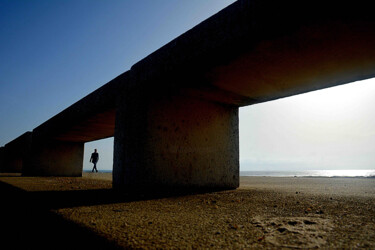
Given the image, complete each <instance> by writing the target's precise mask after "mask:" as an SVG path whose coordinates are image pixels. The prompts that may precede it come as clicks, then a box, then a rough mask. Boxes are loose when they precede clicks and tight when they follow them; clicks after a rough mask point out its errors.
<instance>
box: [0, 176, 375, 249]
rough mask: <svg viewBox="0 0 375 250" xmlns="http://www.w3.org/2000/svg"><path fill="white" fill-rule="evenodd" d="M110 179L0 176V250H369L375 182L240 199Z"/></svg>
mask: <svg viewBox="0 0 375 250" xmlns="http://www.w3.org/2000/svg"><path fill="white" fill-rule="evenodd" d="M111 183H112V182H111V174H106V173H99V174H96V173H95V174H91V173H85V174H84V176H83V177H82V178H70V177H69V178H61V177H48V178H43V177H20V176H17V175H9V176H6V175H4V174H2V175H1V174H0V194H1V197H2V198H1V199H2V202H1V208H0V212H1V213H0V220H1V227H2V230H3V229H5V233H3V234H1V236H0V237H1V238H0V239H1V242H2V243H1V244H2V246H1V249H7V247H4V246H6V244H5V243H10V245H9V246H11V247H9V249H21V248H22V249H25V248H28V249H72V248H85V249H122V248H167V249H171V248H179V249H180V248H216V249H218V248H226V249H228V248H232V249H238V248H274V249H279V248H316V247H320V248H368V249H374V248H375V179H373V178H372V179H371V178H300V177H298V178H289V177H241V187H240V188H239V189H237V190H229V191H218V192H210V193H189V192H184V193H176V192H166V193H156V192H154V193H151V192H146V193H139V194H137V195H133V194H127V193H125V192H122V193H116V192H114V191H113V190H112V189H111Z"/></svg>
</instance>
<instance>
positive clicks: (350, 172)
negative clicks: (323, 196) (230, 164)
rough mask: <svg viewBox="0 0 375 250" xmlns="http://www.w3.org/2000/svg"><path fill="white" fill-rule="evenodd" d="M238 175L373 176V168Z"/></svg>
mask: <svg viewBox="0 0 375 250" xmlns="http://www.w3.org/2000/svg"><path fill="white" fill-rule="evenodd" d="M240 176H273V177H367V178H375V170H372V169H345V170H301V171H240Z"/></svg>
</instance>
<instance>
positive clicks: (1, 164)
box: [0, 147, 5, 173]
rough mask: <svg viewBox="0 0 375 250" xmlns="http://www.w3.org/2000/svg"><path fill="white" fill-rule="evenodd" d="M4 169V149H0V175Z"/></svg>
mask: <svg viewBox="0 0 375 250" xmlns="http://www.w3.org/2000/svg"><path fill="white" fill-rule="evenodd" d="M4 169H5V148H4V147H0V173H2V172H4Z"/></svg>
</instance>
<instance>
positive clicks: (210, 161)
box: [113, 91, 239, 189]
mask: <svg viewBox="0 0 375 250" xmlns="http://www.w3.org/2000/svg"><path fill="white" fill-rule="evenodd" d="M151 92H152V91H151ZM144 96H145V94H144V92H143V95H141V94H139V95H138V94H137V93H132V94H129V93H128V95H127V97H126V98H123V100H122V103H121V104H120V105H119V108H118V111H117V116H116V128H115V138H114V168H113V187H114V188H133V187H134V188H143V187H182V188H225V189H232V188H237V187H238V186H239V132H238V108H237V107H234V106H230V105H224V104H219V103H214V102H209V101H205V100H201V99H197V98H193V97H188V96H184V95H172V96H162V95H160V94H158V95H156V94H155V95H154V96H151V94H150V96H148V97H147V98H146V99H145V97H144Z"/></svg>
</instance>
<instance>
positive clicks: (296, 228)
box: [254, 217, 333, 248]
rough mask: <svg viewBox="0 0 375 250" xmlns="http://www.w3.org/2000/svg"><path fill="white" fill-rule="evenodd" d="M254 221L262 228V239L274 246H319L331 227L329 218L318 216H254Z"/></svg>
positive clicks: (323, 242) (323, 241) (322, 243)
mask: <svg viewBox="0 0 375 250" xmlns="http://www.w3.org/2000/svg"><path fill="white" fill-rule="evenodd" d="M254 221H255V224H257V226H258V227H259V226H260V227H262V228H263V231H264V241H265V242H268V243H270V244H272V245H274V246H276V247H291V248H299V247H304V248H316V247H321V246H323V245H324V244H325V243H326V238H327V234H328V233H329V231H331V230H332V228H333V226H332V223H331V222H330V221H329V220H327V219H322V218H318V217H282V218H280V217H276V218H261V217H255V218H254Z"/></svg>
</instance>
